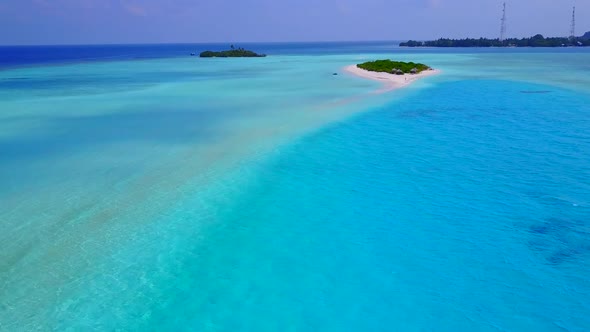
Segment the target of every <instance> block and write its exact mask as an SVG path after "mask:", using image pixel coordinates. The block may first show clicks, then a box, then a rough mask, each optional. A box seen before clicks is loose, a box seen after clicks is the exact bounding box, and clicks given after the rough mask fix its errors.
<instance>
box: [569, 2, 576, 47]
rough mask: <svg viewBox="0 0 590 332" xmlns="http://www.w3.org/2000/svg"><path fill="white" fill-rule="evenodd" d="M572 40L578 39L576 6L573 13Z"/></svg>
mask: <svg viewBox="0 0 590 332" xmlns="http://www.w3.org/2000/svg"><path fill="white" fill-rule="evenodd" d="M570 39H571V40H574V39H576V6H574V10H573V12H572V26H571V30H570Z"/></svg>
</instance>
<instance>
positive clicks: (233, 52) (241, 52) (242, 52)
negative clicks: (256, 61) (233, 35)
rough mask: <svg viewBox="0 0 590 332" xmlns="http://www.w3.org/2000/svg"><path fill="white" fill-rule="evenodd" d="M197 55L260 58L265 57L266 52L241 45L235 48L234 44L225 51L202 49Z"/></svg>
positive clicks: (203, 56)
mask: <svg viewBox="0 0 590 332" xmlns="http://www.w3.org/2000/svg"><path fill="white" fill-rule="evenodd" d="M199 56H200V57H201V58H262V57H265V56H266V54H258V53H256V52H253V51H249V50H246V49H243V48H241V47H239V48H235V47H234V45H231V47H230V49H229V50H227V51H219V52H215V51H204V52H201V54H200V55H199Z"/></svg>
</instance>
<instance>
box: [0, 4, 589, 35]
mask: <svg viewBox="0 0 590 332" xmlns="http://www.w3.org/2000/svg"><path fill="white" fill-rule="evenodd" d="M507 2H508V36H511V37H513V36H514V37H523V36H530V35H532V34H536V33H542V34H544V35H550V36H565V35H567V34H568V31H569V25H570V18H571V7H572V6H573V4H574V0H559V1H557V0H508V1H507ZM501 5H502V0H0V44H2V45H11V44H95V43H162V42H163V43H174V42H246V41H329V40H331V41H344V40H396V39H410V38H411V39H431V38H438V37H455V38H457V37H480V36H484V37H497V35H498V33H499V30H500V27H499V24H500V15H501ZM576 6H577V12H578V15H577V21H578V24H577V26H578V27H577V32H578V34H582V33H583V32H585V31H588V30H590V0H585V1H580V0H578V1H577V4H576Z"/></svg>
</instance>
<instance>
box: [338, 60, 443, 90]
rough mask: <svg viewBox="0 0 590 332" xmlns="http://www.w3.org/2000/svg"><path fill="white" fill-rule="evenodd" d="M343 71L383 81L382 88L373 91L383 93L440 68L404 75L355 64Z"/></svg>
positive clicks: (432, 73) (430, 74)
mask: <svg viewBox="0 0 590 332" xmlns="http://www.w3.org/2000/svg"><path fill="white" fill-rule="evenodd" d="M343 70H344V71H345V72H347V73H349V74H352V75H355V76H358V77H362V78H367V79H371V80H376V81H380V82H383V85H384V87H383V89H380V90H377V91H375V93H383V92H387V91H392V90H395V89H399V88H403V87H405V86H408V85H410V84H412V83H413V82H415V81H417V80H419V79H421V78H423V77H427V76H432V75H436V74H438V73H440V70H437V69H431V70H424V71H422V72H420V73H418V74H404V75H394V74H390V73H383V72H374V71H368V70H364V69H361V68H359V67H357V66H356V65H350V66H346V67H344V69H343Z"/></svg>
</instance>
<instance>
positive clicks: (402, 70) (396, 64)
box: [356, 60, 431, 75]
mask: <svg viewBox="0 0 590 332" xmlns="http://www.w3.org/2000/svg"><path fill="white" fill-rule="evenodd" d="M356 66H357V67H358V68H361V69H364V70H368V71H374V72H378V73H390V74H395V75H404V74H419V73H421V72H423V71H425V70H431V68H430V67H428V66H427V65H425V64H423V63H415V62H402V61H392V60H376V61H369V62H365V63H360V64H358V65H356Z"/></svg>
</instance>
